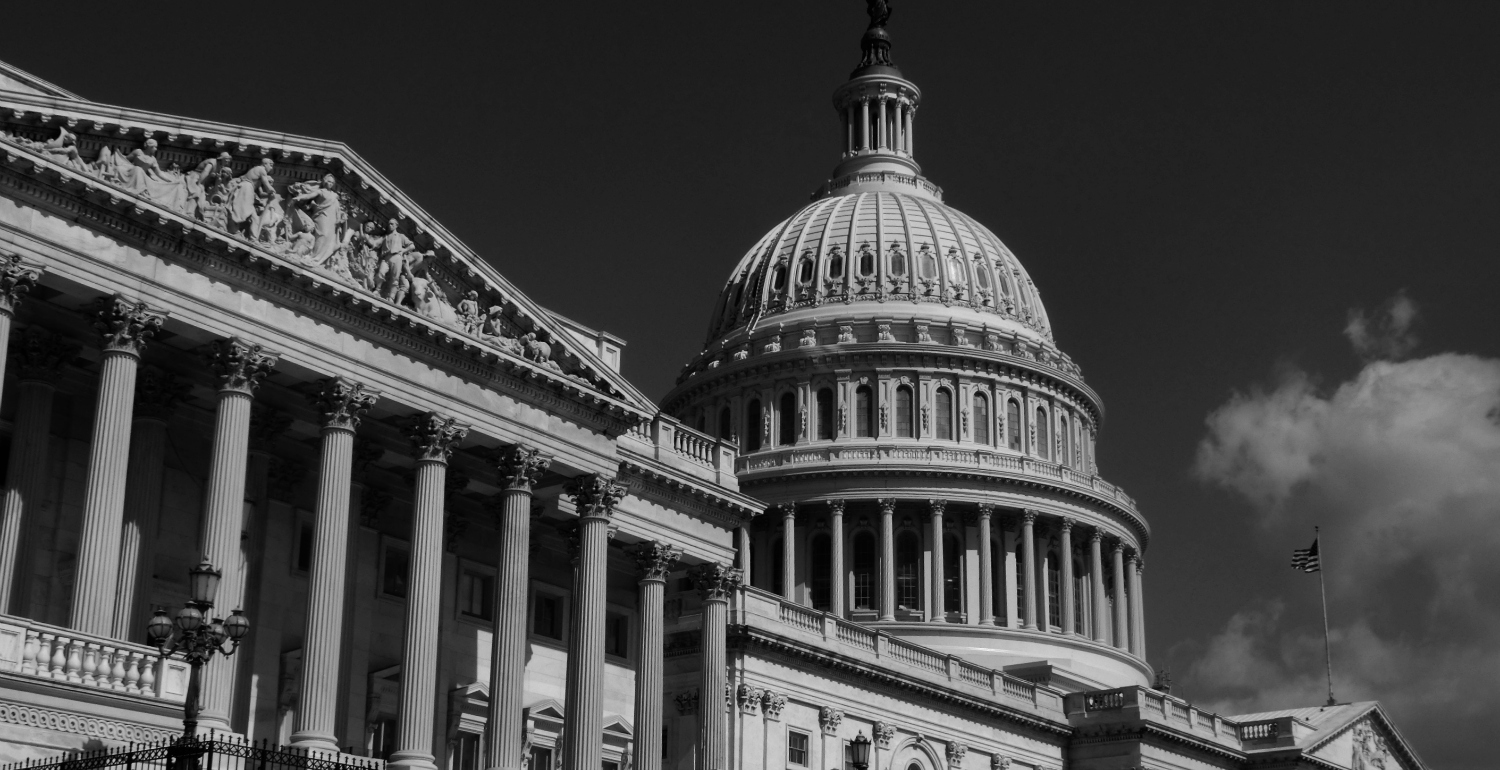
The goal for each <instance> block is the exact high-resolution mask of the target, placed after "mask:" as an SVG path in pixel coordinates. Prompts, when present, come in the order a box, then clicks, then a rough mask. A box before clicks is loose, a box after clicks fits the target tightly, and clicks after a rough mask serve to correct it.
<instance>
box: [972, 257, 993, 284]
mask: <svg viewBox="0 0 1500 770" xmlns="http://www.w3.org/2000/svg"><path fill="white" fill-rule="evenodd" d="M974 276H975V279H976V280H977V281H978V282H979V288H981V289H984V290H985V291H989V288H990V266H989V264H988V263H986V262H985V261H984V259H983V258H980V257H975V258H974Z"/></svg>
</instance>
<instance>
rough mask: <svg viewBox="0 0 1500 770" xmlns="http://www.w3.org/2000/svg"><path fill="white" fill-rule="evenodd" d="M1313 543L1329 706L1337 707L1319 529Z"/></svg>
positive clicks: (1324, 565) (1324, 560)
mask: <svg viewBox="0 0 1500 770" xmlns="http://www.w3.org/2000/svg"><path fill="white" fill-rule="evenodd" d="M1313 542H1316V543H1317V544H1318V593H1319V594H1321V595H1322V597H1323V663H1324V665H1325V666H1326V668H1327V671H1328V705H1330V706H1336V705H1338V701H1336V700H1334V698H1333V647H1332V645H1331V644H1330V643H1329V641H1328V589H1327V587H1325V585H1324V582H1323V572H1324V569H1325V567H1326V565H1327V564H1328V559H1327V557H1326V556H1325V554H1326V553H1327V550H1326V549H1325V548H1324V547H1323V536H1322V534H1321V533H1320V532H1319V531H1318V528H1317V527H1313Z"/></svg>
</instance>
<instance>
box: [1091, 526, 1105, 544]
mask: <svg viewBox="0 0 1500 770" xmlns="http://www.w3.org/2000/svg"><path fill="white" fill-rule="evenodd" d="M1103 542H1104V530H1100V529H1096V530H1094V531H1093V532H1091V533H1090V534H1089V543H1103Z"/></svg>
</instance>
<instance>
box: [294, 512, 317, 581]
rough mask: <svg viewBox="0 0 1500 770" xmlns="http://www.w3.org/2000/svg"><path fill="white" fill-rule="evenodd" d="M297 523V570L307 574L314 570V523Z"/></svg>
mask: <svg viewBox="0 0 1500 770" xmlns="http://www.w3.org/2000/svg"><path fill="white" fill-rule="evenodd" d="M297 525H298V526H297V571H298V572H301V573H302V574H304V575H305V574H307V573H308V572H309V571H311V570H312V552H313V525H312V522H310V521H298V522H297Z"/></svg>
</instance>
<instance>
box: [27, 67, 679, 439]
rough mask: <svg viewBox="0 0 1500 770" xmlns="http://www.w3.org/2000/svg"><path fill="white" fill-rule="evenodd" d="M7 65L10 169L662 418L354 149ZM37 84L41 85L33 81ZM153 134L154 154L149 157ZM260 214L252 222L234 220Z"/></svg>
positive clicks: (604, 400) (449, 341)
mask: <svg viewBox="0 0 1500 770" xmlns="http://www.w3.org/2000/svg"><path fill="white" fill-rule="evenodd" d="M11 73H21V71H20V70H15V69H14V68H10V67H0V149H3V150H4V156H5V157H4V160H5V162H6V163H7V165H9V166H11V167H13V168H16V169H25V171H26V172H27V173H30V174H35V175H39V176H41V177H43V178H46V179H48V180H50V181H53V182H55V183H56V186H57V187H58V188H60V189H62V190H64V191H66V192H70V193H72V194H75V195H78V196H80V197H85V196H92V199H93V201H94V203H95V204H98V203H99V202H101V200H108V202H109V203H110V204H113V205H116V206H119V207H120V210H122V211H130V212H133V214H134V219H135V220H137V221H141V222H144V223H145V225H146V226H148V227H160V228H163V229H164V230H167V231H169V232H170V234H171V236H172V237H173V238H175V239H178V240H183V241H190V242H193V243H194V244H195V245H201V246H202V247H204V248H212V249H217V250H218V253H222V254H225V255H227V256H228V257H231V258H235V259H238V260H240V261H242V262H243V263H248V264H252V265H258V266H262V267H264V268H265V269H267V270H269V271H270V272H271V273H278V271H279V274H282V275H289V276H290V277H291V281H292V283H293V284H295V285H296V286H299V287H305V288H310V289H312V290H315V291H319V292H322V293H323V295H325V296H334V297H337V298H338V299H339V300H340V301H341V302H343V303H344V304H345V306H347V307H351V308H355V309H358V310H360V311H361V312H364V313H368V314H369V315H370V316H371V317H374V318H377V319H379V320H380V321H381V322H382V323H389V324H391V325H393V326H396V327H400V328H402V329H403V330H407V331H415V332H417V333H419V334H421V335H423V336H425V337H426V338H428V339H441V340H443V341H444V342H445V344H446V345H447V347H448V348H449V349H452V350H455V351H458V352H460V353H462V354H465V355H468V356H470V357H472V358H475V359H477V360H478V361H480V362H481V363H487V364H501V365H503V366H504V367H505V368H506V370H507V371H508V372H509V373H510V374H511V375H513V376H516V377H520V378H521V379H523V380H525V381H527V382H530V383H536V384H545V385H548V386H549V387H551V388H552V389H553V390H555V391H557V392H559V393H561V394H562V395H564V396H565V397H568V398H572V399H576V400H582V401H585V402H589V403H591V404H592V405H593V406H594V407H595V408H599V409H602V410H605V411H609V412H611V413H612V414H614V415H615V416H616V418H617V419H623V421H624V422H626V423H631V422H638V421H639V419H641V418H643V417H644V416H645V415H648V414H651V413H654V411H655V407H654V405H653V404H652V403H651V401H650V400H649V399H647V398H646V397H645V396H644V395H643V394H642V393H641V392H640V391H639V390H638V389H636V388H635V387H634V386H633V385H631V384H630V383H629V382H628V381H627V380H626V379H625V378H624V377H623V376H621V375H620V374H619V372H617V371H615V370H614V367H613V366H612V365H611V364H610V363H607V362H605V361H603V360H602V359H601V358H600V356H599V354H598V352H597V351H596V350H595V349H593V348H591V347H590V346H589V345H587V344H584V343H583V342H582V341H581V340H580V339H579V338H578V336H577V335H576V332H575V331H571V330H570V329H569V326H570V325H569V324H565V323H564V322H563V321H561V320H559V319H558V318H557V317H554V314H553V313H551V312H550V311H548V310H547V309H546V308H544V307H542V306H540V305H539V304H537V303H536V302H534V301H532V300H531V299H530V298H529V297H527V296H526V295H525V294H524V293H522V292H521V291H520V290H519V289H517V288H516V287H515V286H514V285H513V284H512V283H511V282H510V281H508V280H507V279H506V278H505V277H504V276H502V275H501V274H500V273H499V271H498V270H496V269H495V268H494V267H493V265H492V264H490V261H488V260H486V259H484V258H481V257H480V255H478V254H476V253H475V252H474V251H473V250H471V249H470V248H469V247H468V246H466V245H465V244H464V243H463V242H462V241H460V240H459V239H458V238H457V236H455V235H454V234H453V233H451V232H449V231H448V230H447V229H446V228H444V227H443V226H442V225H441V224H440V223H439V222H438V221H437V220H436V219H435V218H434V217H432V216H431V215H430V214H428V213H427V212H426V211H425V210H423V209H422V208H421V207H420V206H418V205H417V204H416V203H415V202H414V201H412V200H411V199H410V198H408V197H407V196H406V195H405V194H404V193H402V192H401V191H400V190H399V189H397V188H396V187H395V186H394V185H393V184H391V183H390V182H389V180H387V179H385V178H384V177H383V176H382V175H381V174H380V173H379V172H378V171H377V170H376V169H375V168H374V167H373V166H372V165H371V164H369V163H368V162H366V161H365V160H364V159H363V158H361V157H359V155H358V154H356V153H355V152H354V151H353V150H352V149H350V148H349V147H347V146H346V145H344V144H342V143H340V142H334V141H329V140H324V139H316V138H311V137H298V136H292V135H288V134H283V133H279V132H273V131H264V130H260V129H253V128H247V127H243V126H234V125H227V124H220V123H214V122H212V121H203V120H196V119H192V118H184V117H180V116H174V115H165V114H160V113H153V112H148V111H144V110H133V109H128V108H123V107H117V106H111V105H105V104H99V103H96V102H89V101H83V100H81V99H79V98H78V97H76V96H74V95H72V94H69V93H68V92H66V91H62V90H61V89H56V88H49V87H46V85H47V84H45V81H41V80H40V79H36V78H31V80H23V79H22V78H20V76H19V75H18V76H14V77H12V76H11ZM25 74H26V73H21V75H25ZM28 77H30V76H28ZM7 78H9V79H8V80H7ZM12 81H14V82H12ZM32 82H34V83H35V84H39V85H34V86H32V87H27V88H24V89H23V88H22V86H23V85H25V84H26V83H32ZM148 140H153V141H154V142H155V144H156V148H155V154H154V156H152V157H150V158H144V159H143V158H142V155H141V153H142V152H143V151H144V150H143V148H144V146H145V144H146V142H147V141H148ZM266 160H269V161H271V164H272V166H271V168H270V171H269V173H267V174H265V177H266V178H269V179H270V180H271V181H270V182H269V183H262V182H260V181H259V180H260V179H261V173H262V172H259V171H257V170H256V169H258V168H260V167H261V165H262V162H263V161H266ZM143 164H144V165H143ZM148 166H149V167H151V168H152V169H153V170H152V171H151V173H149V174H147V173H143V172H140V171H139V169H140V168H144V167H148ZM327 176H331V177H332V179H333V187H332V191H333V192H334V193H335V195H336V201H335V199H334V198H333V197H330V196H321V197H318V198H316V199H308V198H304V199H303V200H302V201H294V200H293V199H294V198H296V197H297V196H298V195H299V194H306V193H311V192H317V191H320V190H321V189H322V187H321V184H322V180H323V179H324V178H325V177H327ZM247 185H248V186H249V187H244V188H243V189H242V186H247ZM252 188H253V189H252ZM236 206H238V208H236ZM246 207H251V208H249V209H247V208H246ZM252 210H253V211H254V212H255V213H254V214H253V215H252V216H251V218H250V219H248V220H246V222H247V224H239V223H236V222H235V218H236V217H237V216H240V215H242V214H244V213H245V212H246V211H252ZM79 220H80V222H81V223H82V222H83V221H84V218H81V217H80V218H79ZM392 222H394V227H391V223H392ZM491 256H496V255H491ZM632 415H634V416H633V417H632Z"/></svg>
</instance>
